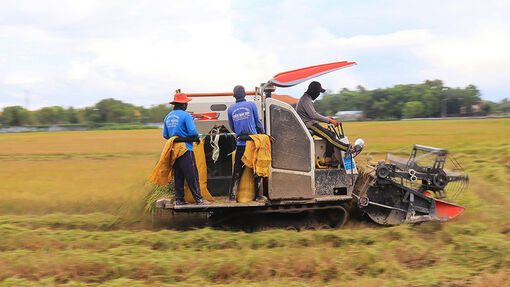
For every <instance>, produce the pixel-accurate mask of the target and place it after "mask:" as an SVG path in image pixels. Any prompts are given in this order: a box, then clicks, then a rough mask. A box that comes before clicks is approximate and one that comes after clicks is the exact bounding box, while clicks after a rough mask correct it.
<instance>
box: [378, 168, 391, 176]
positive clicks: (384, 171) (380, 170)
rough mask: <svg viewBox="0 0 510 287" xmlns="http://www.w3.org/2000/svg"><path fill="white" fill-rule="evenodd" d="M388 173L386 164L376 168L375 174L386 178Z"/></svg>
mask: <svg viewBox="0 0 510 287" xmlns="http://www.w3.org/2000/svg"><path fill="white" fill-rule="evenodd" d="M389 175H390V169H389V168H388V167H387V166H386V165H382V166H379V167H378V168H377V176H378V177H380V178H387V177H388V176H389Z"/></svg>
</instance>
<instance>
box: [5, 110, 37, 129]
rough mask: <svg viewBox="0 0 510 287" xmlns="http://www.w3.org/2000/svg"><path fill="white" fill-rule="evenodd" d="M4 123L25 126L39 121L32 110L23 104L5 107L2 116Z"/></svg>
mask: <svg viewBox="0 0 510 287" xmlns="http://www.w3.org/2000/svg"><path fill="white" fill-rule="evenodd" d="M1 122H2V125H5V126H24V125H33V124H35V123H36V122H37V121H36V119H35V117H34V115H33V114H32V112H30V111H28V110H27V109H25V108H23V107H21V106H11V107H5V108H4V110H3V113H2V118H1Z"/></svg>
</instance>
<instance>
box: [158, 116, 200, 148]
mask: <svg viewBox="0 0 510 287" xmlns="http://www.w3.org/2000/svg"><path fill="white" fill-rule="evenodd" d="M195 135H198V131H197V128H196V127H195V123H194V122H193V118H192V117H191V115H190V114H189V113H188V112H186V111H183V110H173V111H171V112H170V113H169V114H168V115H166V117H165V121H164V122H163V137H164V138H166V139H169V138H171V137H173V136H178V137H182V138H184V137H188V136H195ZM186 148H187V149H188V150H189V151H193V143H192V142H187V143H186Z"/></svg>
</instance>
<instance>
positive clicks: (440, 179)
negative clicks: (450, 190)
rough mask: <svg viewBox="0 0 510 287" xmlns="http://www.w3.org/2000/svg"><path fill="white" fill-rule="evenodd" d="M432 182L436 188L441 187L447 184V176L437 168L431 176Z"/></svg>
mask: <svg viewBox="0 0 510 287" xmlns="http://www.w3.org/2000/svg"><path fill="white" fill-rule="evenodd" d="M432 182H433V183H434V185H435V186H436V187H437V188H439V189H443V188H445V187H446V185H447V184H448V176H447V175H446V173H445V172H444V171H443V170H439V171H438V173H437V174H435V175H434V177H433V178H432Z"/></svg>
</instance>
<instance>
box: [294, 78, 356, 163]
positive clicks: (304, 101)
mask: <svg viewBox="0 0 510 287" xmlns="http://www.w3.org/2000/svg"><path fill="white" fill-rule="evenodd" d="M325 91H326V90H324V89H323V88H322V86H321V84H320V83H319V82H316V81H313V82H311V83H310V85H309V86H308V90H306V92H305V93H304V94H303V96H302V97H301V99H299V102H298V104H297V106H296V112H297V113H298V115H299V116H300V117H301V119H302V120H303V122H304V123H305V125H306V127H307V128H309V129H310V130H312V131H314V133H315V134H316V135H317V136H319V137H321V138H323V139H325V140H326V141H327V142H326V154H325V158H324V162H325V163H326V164H327V165H335V164H338V161H335V160H333V158H332V155H333V147H337V148H339V149H341V150H342V151H344V152H351V151H352V148H351V145H350V144H349V145H347V144H344V143H343V142H341V141H340V139H339V138H337V137H336V135H335V134H334V133H333V132H331V131H330V130H328V129H326V128H324V127H322V126H321V125H320V124H319V122H324V123H331V124H333V125H335V126H338V124H339V123H338V121H336V120H335V119H333V117H329V118H328V117H325V116H323V115H320V114H319V113H317V112H316V111H315V108H314V107H313V101H314V100H315V99H317V97H318V96H319V95H320V94H321V93H324V92H325Z"/></svg>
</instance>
